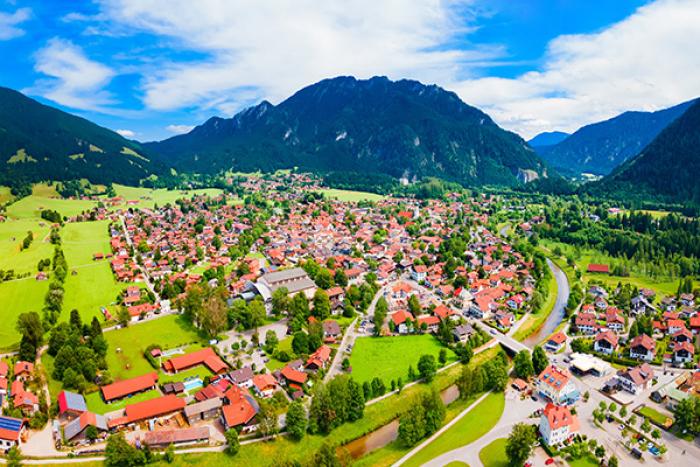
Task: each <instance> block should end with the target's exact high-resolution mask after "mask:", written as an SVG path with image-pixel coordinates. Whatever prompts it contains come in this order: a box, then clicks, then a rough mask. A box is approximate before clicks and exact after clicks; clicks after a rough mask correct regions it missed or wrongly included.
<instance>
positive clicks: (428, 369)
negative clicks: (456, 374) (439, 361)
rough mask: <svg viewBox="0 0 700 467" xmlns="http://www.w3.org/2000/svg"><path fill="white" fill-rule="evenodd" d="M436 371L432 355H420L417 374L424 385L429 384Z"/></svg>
mask: <svg viewBox="0 0 700 467" xmlns="http://www.w3.org/2000/svg"><path fill="white" fill-rule="evenodd" d="M436 371H437V368H436V365H435V357H434V356H432V355H422V356H421V357H420V359H418V373H419V374H420V377H421V378H423V379H424V380H425V382H426V383H430V382H431V381H432V380H433V378H434V377H435V373H436Z"/></svg>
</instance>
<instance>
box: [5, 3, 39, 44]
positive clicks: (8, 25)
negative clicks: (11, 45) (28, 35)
mask: <svg viewBox="0 0 700 467" xmlns="http://www.w3.org/2000/svg"><path fill="white" fill-rule="evenodd" d="M31 16H32V10H31V9H29V8H20V9H18V10H17V11H15V12H14V13H4V12H2V11H0V41H6V40H9V39H14V38H15V37H20V36H23V35H24V30H23V29H22V28H19V27H18V26H19V25H20V24H22V23H24V22H25V21H27V20H28V19H29V18H30V17H31Z"/></svg>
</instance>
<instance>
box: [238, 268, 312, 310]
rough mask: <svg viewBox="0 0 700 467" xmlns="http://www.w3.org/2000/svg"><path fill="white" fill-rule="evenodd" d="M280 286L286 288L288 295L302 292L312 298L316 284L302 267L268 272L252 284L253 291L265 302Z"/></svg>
mask: <svg viewBox="0 0 700 467" xmlns="http://www.w3.org/2000/svg"><path fill="white" fill-rule="evenodd" d="M282 287H284V288H286V289H287V292H289V295H290V296H291V295H295V294H297V293H299V292H303V293H304V294H305V295H306V296H307V298H313V296H314V292H316V284H315V283H314V281H312V280H311V278H310V277H309V275H308V274H307V273H306V271H304V270H303V269H302V268H292V269H284V270H282V271H274V272H268V273H267V274H264V275H263V276H261V277H260V279H258V281H257V282H256V283H255V284H252V288H253V291H254V292H256V293H257V294H258V295H260V296H261V297H262V298H263V300H264V301H265V302H266V303H268V302H270V301H272V294H273V293H274V292H275V290H277V289H280V288H282Z"/></svg>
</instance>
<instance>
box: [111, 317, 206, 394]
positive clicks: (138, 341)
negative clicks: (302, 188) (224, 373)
mask: <svg viewBox="0 0 700 467" xmlns="http://www.w3.org/2000/svg"><path fill="white" fill-rule="evenodd" d="M105 338H106V339H107V343H108V344H109V348H108V349H107V365H108V367H109V371H110V372H111V374H112V378H114V380H115V381H117V380H122V379H126V378H132V377H134V376H139V375H142V374H144V373H147V372H149V371H154V370H153V367H152V366H151V365H150V364H149V363H148V361H147V360H146V359H145V358H144V357H143V352H144V350H145V349H146V347H148V346H149V345H151V344H158V345H161V346H162V347H163V348H164V349H171V348H175V347H179V346H185V345H189V344H193V343H204V341H203V340H202V339H201V338H200V337H199V335H198V334H197V331H196V330H195V329H193V328H192V326H191V325H190V324H188V323H187V322H185V320H184V319H183V318H182V317H181V316H179V315H169V316H165V317H163V318H158V319H154V320H151V321H148V322H145V323H140V324H132V325H130V326H129V327H128V328H126V329H117V330H114V331H109V332H106V333H105Z"/></svg>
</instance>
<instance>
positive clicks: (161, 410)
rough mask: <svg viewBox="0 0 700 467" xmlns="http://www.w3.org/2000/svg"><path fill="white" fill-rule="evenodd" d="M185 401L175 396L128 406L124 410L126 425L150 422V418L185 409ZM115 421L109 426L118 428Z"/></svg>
mask: <svg viewBox="0 0 700 467" xmlns="http://www.w3.org/2000/svg"><path fill="white" fill-rule="evenodd" d="M185 405H186V404H185V399H183V398H181V397H177V396H175V395H173V394H170V395H167V396H162V397H158V398H156V399H151V400H147V401H142V402H137V403H136V404H131V405H127V406H126V408H125V409H124V414H125V417H120V419H117V420H121V418H126V419H127V422H126V423H134V422H139V421H141V420H148V419H149V418H154V417H160V416H163V415H167V414H169V413H172V412H176V411H178V410H182V409H184V408H185ZM113 422H114V420H110V422H109V426H110V427H113V426H118V425H114V424H113Z"/></svg>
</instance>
